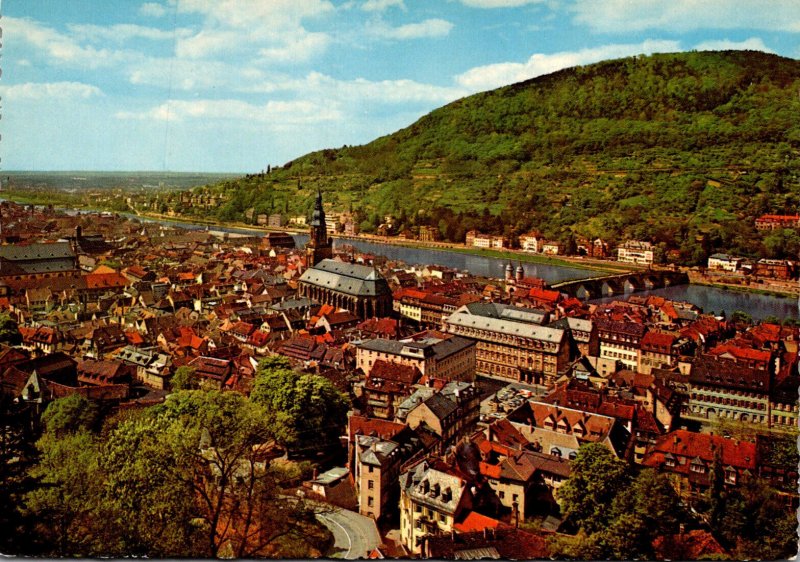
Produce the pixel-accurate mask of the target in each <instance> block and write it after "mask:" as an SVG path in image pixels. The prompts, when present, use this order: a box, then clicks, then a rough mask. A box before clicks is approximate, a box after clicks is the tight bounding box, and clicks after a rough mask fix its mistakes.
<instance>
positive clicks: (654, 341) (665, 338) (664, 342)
mask: <svg viewBox="0 0 800 562" xmlns="http://www.w3.org/2000/svg"><path fill="white" fill-rule="evenodd" d="M673 343H675V336H673V335H671V334H665V333H663V332H647V333H646V334H645V335H644V337H643V338H642V342H641V345H642V351H658V352H662V353H669V352H670V349H671V348H672V344H673Z"/></svg>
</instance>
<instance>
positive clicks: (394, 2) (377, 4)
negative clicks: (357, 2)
mask: <svg viewBox="0 0 800 562" xmlns="http://www.w3.org/2000/svg"><path fill="white" fill-rule="evenodd" d="M393 7H396V8H400V9H401V10H405V9H406V5H405V4H404V3H403V0H366V2H364V3H363V4H362V5H361V9H362V10H364V11H365V12H385V11H386V10H388V9H389V8H393Z"/></svg>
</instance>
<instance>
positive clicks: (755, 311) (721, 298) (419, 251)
mask: <svg viewBox="0 0 800 562" xmlns="http://www.w3.org/2000/svg"><path fill="white" fill-rule="evenodd" d="M294 239H295V241H296V242H297V245H298V247H299V246H302V245H303V244H305V243H306V242H307V241H308V236H307V235H305V234H300V235H296V236H295V237H294ZM342 245H350V246H353V247H354V248H356V249H357V250H359V251H362V252H367V253H371V254H377V255H383V256H386V257H387V258H389V259H393V260H401V261H403V262H405V263H407V264H409V265H431V264H436V265H443V266H447V267H453V268H456V269H459V270H467V271H469V272H470V273H472V274H473V275H479V276H483V277H499V278H502V277H503V275H504V273H505V266H506V264H507V263H508V261H506V260H502V259H498V258H489V257H484V256H475V255H469V254H462V253H459V252H448V251H447V250H430V249H427V248H409V247H407V246H395V245H391V244H376V243H374V242H366V241H361V240H353V239H336V238H335V239H334V241H333V247H334V248H339V247H341V246H342ZM516 266H517V264H516V263H514V267H515V268H516ZM522 267H523V269H524V270H525V275H526V276H528V277H539V278H541V279H544V280H545V281H547V282H548V283H558V282H559V281H566V280H569V279H580V278H584V277H590V276H591V275H592V272H591V271H587V270H585V269H579V268H576V267H566V266H560V265H548V264H540V263H524V262H523V263H522ZM598 275H602V274H599V273H598ZM636 295H641V296H646V295H658V296H662V297H665V298H668V299H671V300H676V301H687V302H690V303H692V304H695V305H697V306H699V307H701V308H702V309H703V311H704V312H709V313H711V312H713V313H716V314H720V313H721V312H723V311H725V314H726V315H728V316H730V315H731V314H732V313H733V312H735V311H737V310H741V311H744V312H747V313H748V314H749V315H750V316H752V317H753V319H755V320H763V319H764V318H767V317H769V316H776V317H778V318H794V319H797V318H800V314H799V313H798V304H797V300H795V299H793V298H790V297H778V296H773V295H763V294H758V293H750V292H745V291H735V290H730V289H723V288H719V287H708V286H704V285H677V286H674V287H667V288H664V289H654V290H652V291H640V292H637V293H636ZM624 298H625V297H624V296H617V297H609V298H605V299H596V300H593V301H592V302H609V301H612V300H616V299H624Z"/></svg>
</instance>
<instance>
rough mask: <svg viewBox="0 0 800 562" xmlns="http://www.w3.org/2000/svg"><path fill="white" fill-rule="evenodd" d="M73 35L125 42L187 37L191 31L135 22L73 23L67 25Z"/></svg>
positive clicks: (84, 38) (93, 39)
mask: <svg viewBox="0 0 800 562" xmlns="http://www.w3.org/2000/svg"><path fill="white" fill-rule="evenodd" d="M67 27H68V29H69V30H70V32H71V33H72V36H73V37H74V38H76V39H83V40H86V41H99V42H108V41H116V42H118V43H123V42H125V41H129V40H131V39H149V40H152V41H172V40H173V39H174V38H175V37H176V36H177V37H186V36H188V35H189V34H190V33H191V31H190V30H188V29H186V28H177V29H174V30H173V29H158V28H155V27H144V26H141V25H135V24H126V23H121V24H116V25H109V26H102V25H92V24H73V25H69V26H67Z"/></svg>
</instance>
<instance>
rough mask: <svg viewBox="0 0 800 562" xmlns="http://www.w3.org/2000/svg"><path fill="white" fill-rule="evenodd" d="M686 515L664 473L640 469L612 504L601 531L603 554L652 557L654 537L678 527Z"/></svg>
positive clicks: (624, 557) (671, 531) (617, 556)
mask: <svg viewBox="0 0 800 562" xmlns="http://www.w3.org/2000/svg"><path fill="white" fill-rule="evenodd" d="M686 519H687V514H686V513H685V511H684V509H683V507H682V506H681V503H680V498H678V495H677V494H676V493H675V489H674V488H673V487H672V485H671V484H670V482H669V480H668V479H667V477H666V476H665V475H663V474H658V473H656V472H655V471H653V470H649V469H646V470H642V471H641V472H640V473H639V474H638V475H637V476H636V478H635V479H634V480H633V482H632V483H631V485H630V486H628V487H625V488H623V489H621V490H620V491H619V493H618V494H617V496H616V497H615V498H614V501H613V502H612V504H611V523H610V525H609V526H608V527H607V528H606V529H604V530H602V531H600V533H599V534H600V537H599V538H600V541H599V542H600V543H601V544H603V545H605V547H606V549H607V552H606V553H605V554H606V556H608V557H611V558H618V559H622V560H631V559H639V558H652V557H653V556H654V552H653V551H652V544H653V540H654V539H655V538H656V537H657V536H659V535H670V534H673V533H675V532H677V531H678V525H679V522H680V521H682V520H686Z"/></svg>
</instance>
